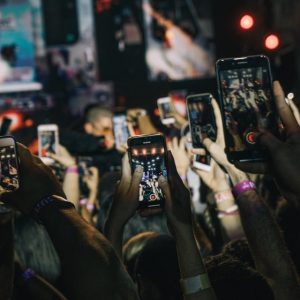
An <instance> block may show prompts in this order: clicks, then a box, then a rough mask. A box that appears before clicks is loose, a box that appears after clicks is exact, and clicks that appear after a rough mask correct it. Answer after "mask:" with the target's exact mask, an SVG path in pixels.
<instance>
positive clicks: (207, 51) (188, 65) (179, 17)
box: [142, 0, 215, 80]
mask: <svg viewBox="0 0 300 300" xmlns="http://www.w3.org/2000/svg"><path fill="white" fill-rule="evenodd" d="M142 1H143V11H144V26H145V43H146V54H145V56H146V64H147V67H148V71H149V72H148V73H149V79H150V80H186V79H199V78H209V77H212V76H214V62H215V45H214V31H213V21H212V16H211V14H212V7H211V1H209V0H178V1H171V0H160V1H156V0H142Z"/></svg>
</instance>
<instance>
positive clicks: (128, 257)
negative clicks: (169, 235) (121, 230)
mask: <svg viewBox="0 0 300 300" xmlns="http://www.w3.org/2000/svg"><path fill="white" fill-rule="evenodd" d="M158 235H159V233H157V232H153V231H146V232H142V233H139V234H137V235H135V236H133V237H132V238H131V239H129V240H128V241H127V243H126V244H125V245H124V246H123V259H124V264H125V266H126V269H127V271H128V273H129V274H130V276H131V277H132V278H133V279H134V280H135V274H134V272H135V264H136V261H137V258H138V256H139V254H140V253H141V252H142V250H143V249H144V247H145V246H146V244H147V243H148V241H150V240H151V239H153V238H155V237H157V236H158Z"/></svg>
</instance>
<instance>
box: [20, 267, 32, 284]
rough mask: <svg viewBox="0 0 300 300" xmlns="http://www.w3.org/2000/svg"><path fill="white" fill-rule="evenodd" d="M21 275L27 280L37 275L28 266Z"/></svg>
mask: <svg viewBox="0 0 300 300" xmlns="http://www.w3.org/2000/svg"><path fill="white" fill-rule="evenodd" d="M21 276H22V278H23V280H24V281H25V282H26V281H28V280H30V279H31V278H32V277H34V276H35V272H34V271H33V270H32V269H29V268H28V269H26V270H25V271H24V272H23V273H22V275H21Z"/></svg>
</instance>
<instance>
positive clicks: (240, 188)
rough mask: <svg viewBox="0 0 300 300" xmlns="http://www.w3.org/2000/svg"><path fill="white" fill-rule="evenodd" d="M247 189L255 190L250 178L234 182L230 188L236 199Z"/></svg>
mask: <svg viewBox="0 0 300 300" xmlns="http://www.w3.org/2000/svg"><path fill="white" fill-rule="evenodd" d="M247 191H256V185H255V183H254V182H253V181H251V180H244V181H241V182H239V183H238V184H236V185H235V186H234V187H233V189H232V194H233V196H234V198H235V199H236V198H237V197H238V196H240V195H241V194H243V193H245V192H247Z"/></svg>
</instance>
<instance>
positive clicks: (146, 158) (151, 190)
mask: <svg viewBox="0 0 300 300" xmlns="http://www.w3.org/2000/svg"><path fill="white" fill-rule="evenodd" d="M130 151H131V167H132V170H134V169H135V168H136V166H137V165H141V166H142V167H143V168H144V173H143V178H142V181H141V184H140V190H139V201H140V205H141V207H155V206H158V207H159V206H161V205H162V201H163V200H164V195H163V192H162V190H161V188H160V187H159V186H158V178H159V177H160V176H161V175H162V176H164V177H167V168H166V161H165V149H164V146H163V145H162V144H161V143H152V144H151V146H149V147H148V146H145V145H134V146H132V147H131V149H130Z"/></svg>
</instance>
